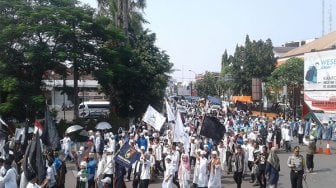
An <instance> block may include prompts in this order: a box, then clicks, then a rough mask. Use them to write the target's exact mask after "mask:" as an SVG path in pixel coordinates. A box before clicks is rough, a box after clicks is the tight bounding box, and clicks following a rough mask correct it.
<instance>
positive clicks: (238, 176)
mask: <svg viewBox="0 0 336 188" xmlns="http://www.w3.org/2000/svg"><path fill="white" fill-rule="evenodd" d="M236 149H237V153H236V154H235V155H234V157H233V161H234V164H235V166H234V170H235V171H234V174H233V179H234V180H235V182H236V184H237V188H241V184H242V181H243V172H244V153H243V150H242V148H241V146H240V145H238V146H237V148H236Z"/></svg>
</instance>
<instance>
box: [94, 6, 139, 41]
mask: <svg viewBox="0 0 336 188" xmlns="http://www.w3.org/2000/svg"><path fill="white" fill-rule="evenodd" d="M97 3H98V14H99V15H104V16H109V17H111V19H113V21H114V23H115V24H116V26H117V27H119V28H122V29H123V30H124V32H125V34H126V35H127V36H129V32H130V27H131V30H133V31H134V30H138V29H140V28H142V25H141V24H142V23H144V22H146V21H145V19H144V18H143V15H142V13H143V10H144V8H145V7H146V0H97Z"/></svg>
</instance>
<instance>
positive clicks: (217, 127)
mask: <svg viewBox="0 0 336 188" xmlns="http://www.w3.org/2000/svg"><path fill="white" fill-rule="evenodd" d="M225 132H226V130H225V127H224V126H223V125H222V124H221V123H220V122H219V120H218V119H217V118H215V117H209V116H205V117H204V120H203V125H202V128H201V133H200V134H201V135H202V136H205V137H208V138H211V139H213V140H214V141H215V142H218V141H220V140H221V139H222V138H223V136H224V134H225Z"/></svg>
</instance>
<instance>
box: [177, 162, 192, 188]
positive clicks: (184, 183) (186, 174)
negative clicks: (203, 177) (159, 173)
mask: <svg viewBox="0 0 336 188" xmlns="http://www.w3.org/2000/svg"><path fill="white" fill-rule="evenodd" d="M180 168H181V169H180V170H179V173H181V174H179V177H178V178H179V184H180V187H181V188H190V186H189V183H188V181H189V180H190V171H189V170H187V169H186V168H184V167H183V166H180ZM180 171H181V172H180Z"/></svg>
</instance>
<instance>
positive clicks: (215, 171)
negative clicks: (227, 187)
mask: <svg viewBox="0 0 336 188" xmlns="http://www.w3.org/2000/svg"><path fill="white" fill-rule="evenodd" d="M221 170H222V169H221V163H220V159H219V158H218V154H217V151H212V153H211V161H210V176H209V183H208V188H221V176H222V173H221Z"/></svg>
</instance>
